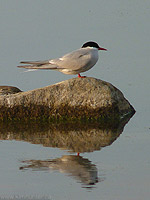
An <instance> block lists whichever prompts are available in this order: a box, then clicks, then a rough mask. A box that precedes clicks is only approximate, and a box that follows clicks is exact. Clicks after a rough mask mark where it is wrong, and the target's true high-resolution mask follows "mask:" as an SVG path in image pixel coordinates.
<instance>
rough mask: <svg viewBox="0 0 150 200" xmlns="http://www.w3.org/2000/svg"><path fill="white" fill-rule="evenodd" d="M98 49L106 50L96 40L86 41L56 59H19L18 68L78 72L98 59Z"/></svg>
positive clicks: (85, 69)
mask: <svg viewBox="0 0 150 200" xmlns="http://www.w3.org/2000/svg"><path fill="white" fill-rule="evenodd" d="M98 50H103V51H107V49H105V48H102V47H100V46H99V45H98V44H97V43H96V42H92V41H89V42H86V43H85V44H83V46H82V47H81V48H80V49H77V50H75V51H72V52H71V53H68V54H65V55H64V56H62V57H60V58H56V59H50V60H44V61H21V62H20V63H21V64H25V65H21V66H17V67H19V68H26V69H35V70H37V69H45V70H57V71H60V72H62V73H64V74H71V75H73V74H78V77H79V78H84V77H86V76H81V75H80V73H82V72H85V71H88V70H89V69H91V68H92V67H93V66H94V65H95V64H96V63H97V61H98Z"/></svg>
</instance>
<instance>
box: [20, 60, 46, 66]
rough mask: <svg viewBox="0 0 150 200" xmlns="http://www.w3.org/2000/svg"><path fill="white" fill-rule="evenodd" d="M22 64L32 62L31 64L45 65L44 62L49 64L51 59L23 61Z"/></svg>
mask: <svg viewBox="0 0 150 200" xmlns="http://www.w3.org/2000/svg"><path fill="white" fill-rule="evenodd" d="M20 63H21V64H31V65H43V64H48V63H49V60H45V61H21V62H20Z"/></svg>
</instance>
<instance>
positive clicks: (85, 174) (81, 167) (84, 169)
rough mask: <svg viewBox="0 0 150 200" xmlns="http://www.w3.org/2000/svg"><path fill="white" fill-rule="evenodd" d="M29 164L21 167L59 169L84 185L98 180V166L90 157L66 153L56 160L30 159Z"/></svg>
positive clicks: (92, 183)
mask: <svg viewBox="0 0 150 200" xmlns="http://www.w3.org/2000/svg"><path fill="white" fill-rule="evenodd" d="M23 162H24V163H27V164H28V165H26V166H23V167H21V168H20V169H21V170H23V169H28V168H31V169H32V170H38V171H39V170H58V171H59V172H61V173H65V174H67V175H69V176H72V177H74V178H76V179H77V180H79V181H80V182H81V183H83V184H84V185H94V184H96V183H97V182H98V175H97V168H96V166H95V165H94V164H92V163H91V162H90V161H89V160H88V159H85V158H82V157H81V156H75V155H64V156H62V157H61V158H58V159H54V160H45V161H42V160H28V161H23Z"/></svg>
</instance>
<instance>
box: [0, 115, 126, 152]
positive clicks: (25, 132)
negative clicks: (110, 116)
mask: <svg viewBox="0 0 150 200" xmlns="http://www.w3.org/2000/svg"><path fill="white" fill-rule="evenodd" d="M129 119H130V117H128V118H125V119H124V120H122V121H120V122H115V121H114V123H113V126H112V123H111V126H110V125H109V124H103V125H102V124H98V123H94V124H86V123H85V124H46V123H45V124H43V123H41V124H38V123H32V124H29V123H24V124H20V123H13V124H11V123H9V124H5V123H1V124H0V126H1V129H0V139H3V140H12V139H15V140H21V141H27V142H31V143H34V144H42V145H43V146H47V147H58V148H63V149H68V150H71V151H73V152H91V151H94V150H99V149H101V147H105V146H108V145H110V144H112V143H113V142H114V141H115V140H116V139H117V138H118V137H119V135H120V134H121V133H122V131H123V129H124V126H125V124H126V123H127V122H128V121H129Z"/></svg>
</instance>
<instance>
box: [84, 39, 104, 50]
mask: <svg viewBox="0 0 150 200" xmlns="http://www.w3.org/2000/svg"><path fill="white" fill-rule="evenodd" d="M86 47H95V48H97V49H99V48H100V47H99V45H98V44H97V43H96V42H92V41H89V42H86V43H85V44H83V46H82V48H86Z"/></svg>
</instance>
